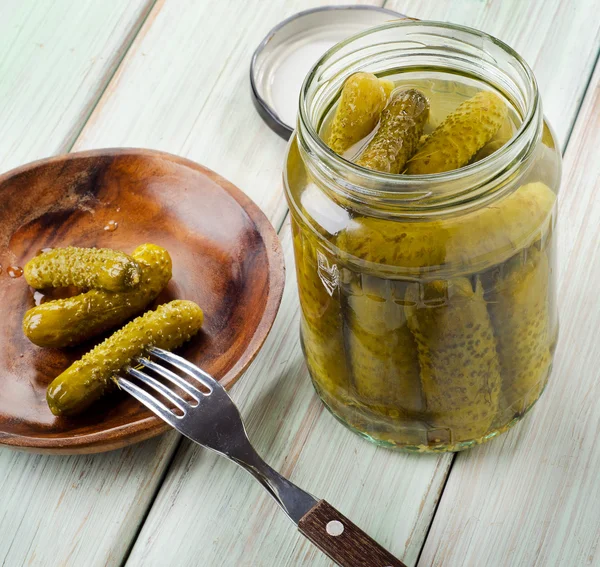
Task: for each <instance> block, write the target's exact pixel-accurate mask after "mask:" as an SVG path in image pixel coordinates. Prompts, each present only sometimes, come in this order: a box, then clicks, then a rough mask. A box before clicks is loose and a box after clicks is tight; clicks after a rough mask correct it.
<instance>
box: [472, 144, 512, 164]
mask: <svg viewBox="0 0 600 567" xmlns="http://www.w3.org/2000/svg"><path fill="white" fill-rule="evenodd" d="M507 141H508V140H492V141H491V142H488V143H487V144H486V145H485V146H483V148H481V149H480V150H479V151H478V152H477V153H476V154H475V155H474V156H473V159H472V160H471V163H477V162H478V161H481V160H482V159H485V158H486V157H489V156H491V155H492V154H494V153H496V152H497V151H498V150H499V149H500V148H501V147H502V146H503V145H504V144H506V142H507Z"/></svg>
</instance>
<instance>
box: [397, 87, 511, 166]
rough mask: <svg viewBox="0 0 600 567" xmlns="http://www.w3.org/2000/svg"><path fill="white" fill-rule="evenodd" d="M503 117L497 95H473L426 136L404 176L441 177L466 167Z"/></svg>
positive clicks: (488, 93) (497, 128) (491, 135)
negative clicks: (425, 175)
mask: <svg viewBox="0 0 600 567" xmlns="http://www.w3.org/2000/svg"><path fill="white" fill-rule="evenodd" d="M507 115H508V108H507V107H506V104H505V103H504V102H503V101H502V99H501V98H500V97H499V96H498V95H496V94H494V93H492V92H490V91H481V92H479V93H477V94H476V95H475V96H474V97H472V98H470V99H469V100H466V101H465V102H463V103H462V104H461V105H459V107H458V108H457V109H456V110H455V111H454V112H453V113H451V114H450V115H449V116H447V117H446V119H445V120H444V121H443V122H442V123H441V124H440V125H439V126H438V127H437V128H436V129H435V130H434V131H433V132H432V133H431V134H430V135H429V137H428V138H427V140H426V141H425V143H424V144H423V146H422V147H421V148H419V150H418V151H417V153H416V154H415V155H414V156H412V158H411V159H410V160H409V162H408V164H407V169H406V173H408V174H410V175H422V174H428V173H441V172H444V171H451V170H453V169H458V168H460V167H463V166H465V165H467V164H468V163H469V161H470V159H471V158H472V157H473V156H474V155H475V154H476V153H477V152H478V151H479V150H480V149H481V148H482V147H483V146H485V145H486V144H487V143H488V142H489V141H490V140H491V139H492V138H493V137H494V135H495V134H496V132H498V130H499V129H500V127H501V126H502V124H503V123H504V121H505V120H506V117H507Z"/></svg>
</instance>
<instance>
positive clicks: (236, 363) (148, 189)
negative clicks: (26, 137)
mask: <svg viewBox="0 0 600 567" xmlns="http://www.w3.org/2000/svg"><path fill="white" fill-rule="evenodd" d="M115 223H117V228H116V230H110V229H111V228H114V227H115ZM105 227H106V229H105ZM145 242H151V243H153V244H158V245H160V246H163V247H164V248H166V249H167V250H168V251H169V253H170V254H171V257H172V259H173V279H172V280H171V282H170V283H169V285H168V287H167V289H166V290H165V291H164V292H163V293H162V294H161V296H160V297H159V298H158V299H157V301H156V302H155V304H154V305H156V304H158V303H163V302H165V301H168V300H170V299H174V298H180V299H191V300H192V301H195V302H196V303H198V304H199V305H200V306H201V307H202V308H203V310H204V312H205V324H204V328H203V330H202V331H201V333H200V335H198V336H196V337H195V338H193V339H192V340H191V341H190V343H188V344H187V345H186V346H184V347H183V348H181V349H180V351H179V352H180V354H182V355H183V356H185V357H186V358H187V359H188V360H190V361H192V362H194V363H196V364H197V365H199V366H201V367H202V368H203V369H205V370H206V371H207V372H209V373H210V374H212V375H213V376H214V377H215V378H217V379H218V380H220V381H221V383H222V384H223V385H224V386H225V387H229V386H231V385H232V384H233V383H234V382H235V381H236V380H237V379H238V378H239V377H240V375H241V374H242V372H243V371H244V370H245V369H246V367H247V366H248V364H250V362H251V361H252V359H253V358H254V357H255V356H256V354H257V352H258V350H259V349H260V347H261V346H262V344H263V342H264V340H265V338H266V336H267V334H268V332H269V330H270V328H271V325H272V324H273V320H274V319H275V315H276V313H277V309H278V307H279V303H280V301H281V295H282V292H283V285H284V265H283V255H282V251H281V248H280V244H279V240H278V238H277V235H276V233H275V231H274V229H273V227H272V226H271V224H270V223H269V221H268V220H267V219H266V217H265V216H264V215H263V213H262V212H261V211H260V209H259V208H258V207H257V206H256V205H255V204H254V203H253V202H252V201H251V200H250V199H249V198H248V197H247V196H246V195H244V193H242V192H241V191H240V190H239V189H237V188H236V187H234V186H233V185H232V184H231V183H229V182H228V181H226V180H225V179H223V178H222V177H220V176H219V175H217V174H216V173H214V172H212V171H210V170H208V169H206V168H204V167H202V166H200V165H198V164H196V163H193V162H191V161H188V160H186V159H183V158H180V157H176V156H173V155H169V154H166V153H161V152H156V151H150V150H139V149H109V150H98V151H90V152H81V153H74V154H68V155H64V156H59V157H56V158H51V159H47V160H43V161H38V162H35V163H32V164H29V165H26V166H23V167H20V168H18V169H15V170H13V171H11V172H9V173H7V174H5V175H3V176H0V265H1V266H2V270H1V273H0V321H1V322H2V323H1V325H0V444H4V445H10V446H12V447H15V448H20V449H25V450H31V451H35V452H53V453H95V452H101V451H107V450H111V449H116V448H118V447H123V446H125V445H128V444H131V443H135V442H138V441H142V440H143V439H148V438H150V437H154V436H155V435H158V434H159V433H162V432H164V431H166V430H168V429H169V426H168V425H166V424H165V423H164V422H162V421H161V420H159V419H158V418H157V417H155V416H154V415H153V414H151V413H150V412H149V411H148V410H147V409H146V408H144V407H143V406H142V405H141V404H139V403H138V402H137V401H136V400H134V399H133V398H130V397H129V396H128V395H127V394H125V393H124V392H118V391H117V392H115V393H114V394H111V395H109V396H107V397H106V398H105V399H104V400H102V401H101V402H99V403H98V404H97V405H96V406H94V407H93V408H92V409H90V411H89V412H87V413H85V414H84V415H82V416H78V417H76V418H75V417H72V418H57V417H55V416H54V415H53V414H52V413H51V412H50V410H49V409H48V406H47V405H46V388H47V386H48V384H49V383H50V382H51V381H52V380H53V379H54V378H55V377H56V376H57V375H58V374H60V373H61V372H62V371H63V370H64V369H65V368H67V367H68V366H69V365H70V364H71V363H72V362H73V361H74V360H76V359H77V358H79V357H80V356H81V355H82V354H83V353H84V352H86V351H87V350H89V349H90V348H92V347H93V346H94V344H95V343H94V342H89V343H87V344H84V345H81V346H80V347H77V348H72V349H44V348H40V347H37V346H35V345H34V344H32V343H30V342H29V341H28V340H27V339H26V338H25V336H24V335H23V332H22V328H21V323H22V319H23V314H24V313H25V311H26V310H27V309H29V308H30V307H32V306H33V305H34V296H33V290H32V289H31V288H30V287H29V286H28V285H27V283H26V282H25V279H24V278H23V277H16V278H14V277H11V276H10V274H12V275H15V270H14V269H13V268H16V267H22V266H23V265H24V264H25V263H26V262H27V260H28V259H29V258H31V257H32V256H34V255H35V254H36V253H37V252H38V251H39V250H40V249H42V248H47V247H52V248H54V247H60V246H67V245H73V246H96V247H107V248H115V249H117V250H122V251H124V252H127V253H131V252H132V251H133V249H134V248H136V246H138V245H140V244H143V243H145ZM16 273H18V270H16ZM151 307H153V306H151ZM96 342H97V341H96Z"/></svg>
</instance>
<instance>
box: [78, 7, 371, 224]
mask: <svg viewBox="0 0 600 567" xmlns="http://www.w3.org/2000/svg"><path fill="white" fill-rule="evenodd" d="M348 3H350V4H352V3H364V4H369V3H371V4H378V3H381V2H378V0H364V1H362V2H352V1H350V2H348V1H346V0H335V1H333V2H331V1H328V0H310V1H303V0H285V1H280V2H277V3H275V2H260V1H257V0H253V1H251V2H245V3H244V4H243V9H242V8H241V6H240V4H239V2H237V1H235V0H227V1H219V2H216V1H215V2H202V3H198V2H194V1H193V0H185V1H184V2H174V1H166V2H165V3H164V5H162V6H161V7H160V8H159V9H156V10H155V11H154V14H153V22H152V26H147V27H146V28H145V29H144V32H143V34H142V37H140V38H138V40H137V41H136V42H135V43H134V45H133V46H132V50H131V51H130V53H129V54H128V56H127V58H126V59H125V61H124V64H123V65H122V66H121V68H120V69H119V72H118V73H117V74H116V76H115V78H114V80H113V81H112V82H111V84H110V85H109V87H108V89H107V92H106V93H105V96H104V97H103V98H102V100H101V102H100V104H99V105H98V108H97V109H96V111H95V112H94V114H93V115H92V117H91V119H90V121H89V123H88V124H87V125H86V127H85V129H84V130H83V132H82V135H81V137H80V138H79V140H78V141H77V143H76V144H75V148H74V149H75V150H81V149H87V148H99V147H113V146H143V147H150V148H155V149H160V150H164V151H167V152H171V153H176V154H179V155H184V156H186V157H189V158H190V159H193V160H195V161H198V162H200V163H202V164H203V165H206V166H207V167H209V168H211V169H214V170H215V171H217V172H219V173H220V174H221V175H223V176H224V177H226V178H227V179H229V180H230V181H232V182H233V183H234V184H236V185H237V186H238V187H240V189H242V190H243V191H245V192H246V193H247V194H248V195H249V196H250V197H251V198H252V199H253V200H254V201H255V202H256V203H257V204H258V205H259V206H260V207H261V208H262V209H263V211H264V212H265V213H266V214H267V216H268V217H269V218H270V219H271V220H272V221H273V222H274V224H275V226H280V224H281V222H282V221H283V217H284V216H285V214H286V211H287V208H286V206H285V202H284V198H283V193H282V191H281V190H280V187H281V166H282V163H283V156H284V153H285V148H286V142H285V141H284V140H282V139H281V138H279V137H278V136H277V135H275V134H273V132H272V131H271V130H270V128H269V127H268V126H267V125H266V124H265V123H264V122H263V121H262V120H261V118H260V117H259V116H258V114H257V112H256V110H255V108H254V105H253V103H252V98H251V95H250V81H249V70H250V58H251V56H252V53H253V51H254V49H255V48H256V47H257V46H258V44H259V42H260V41H261V40H262V38H263V37H264V36H265V35H266V33H267V32H268V31H269V29H270V28H271V27H273V26H274V25H276V24H277V23H279V22H280V21H281V20H283V19H284V18H286V17H287V16H290V15H291V14H294V13H296V12H299V11H301V10H305V9H308V8H311V7H315V6H319V5H323V4H348Z"/></svg>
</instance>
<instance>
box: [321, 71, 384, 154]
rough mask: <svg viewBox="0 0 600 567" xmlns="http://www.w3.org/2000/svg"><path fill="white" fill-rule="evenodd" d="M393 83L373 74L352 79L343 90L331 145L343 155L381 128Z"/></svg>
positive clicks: (359, 75)
mask: <svg viewBox="0 0 600 567" xmlns="http://www.w3.org/2000/svg"><path fill="white" fill-rule="evenodd" d="M392 89H393V83H392V82H391V81H388V80H380V79H378V78H377V77H376V76H375V75H373V74H371V73H354V74H353V75H350V76H349V77H348V78H347V79H346V82H345V83H344V86H343V88H342V94H341V96H340V101H339V103H338V106H337V108H336V111H335V115H334V117H333V121H332V123H331V129H330V132H329V136H328V138H327V140H326V143H327V145H328V146H329V147H330V148H331V149H332V150H333V151H334V152H335V153H337V154H340V155H342V154H343V153H344V152H345V151H346V150H348V149H349V148H351V147H352V146H353V145H354V144H356V143H357V142H359V141H360V140H362V139H363V138H364V137H365V136H367V135H368V134H370V133H371V132H372V130H373V129H374V128H375V126H376V125H377V122H378V121H379V117H380V116H381V111H382V110H383V109H384V107H385V104H386V102H387V99H388V96H389V94H390V92H391V90H392Z"/></svg>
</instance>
